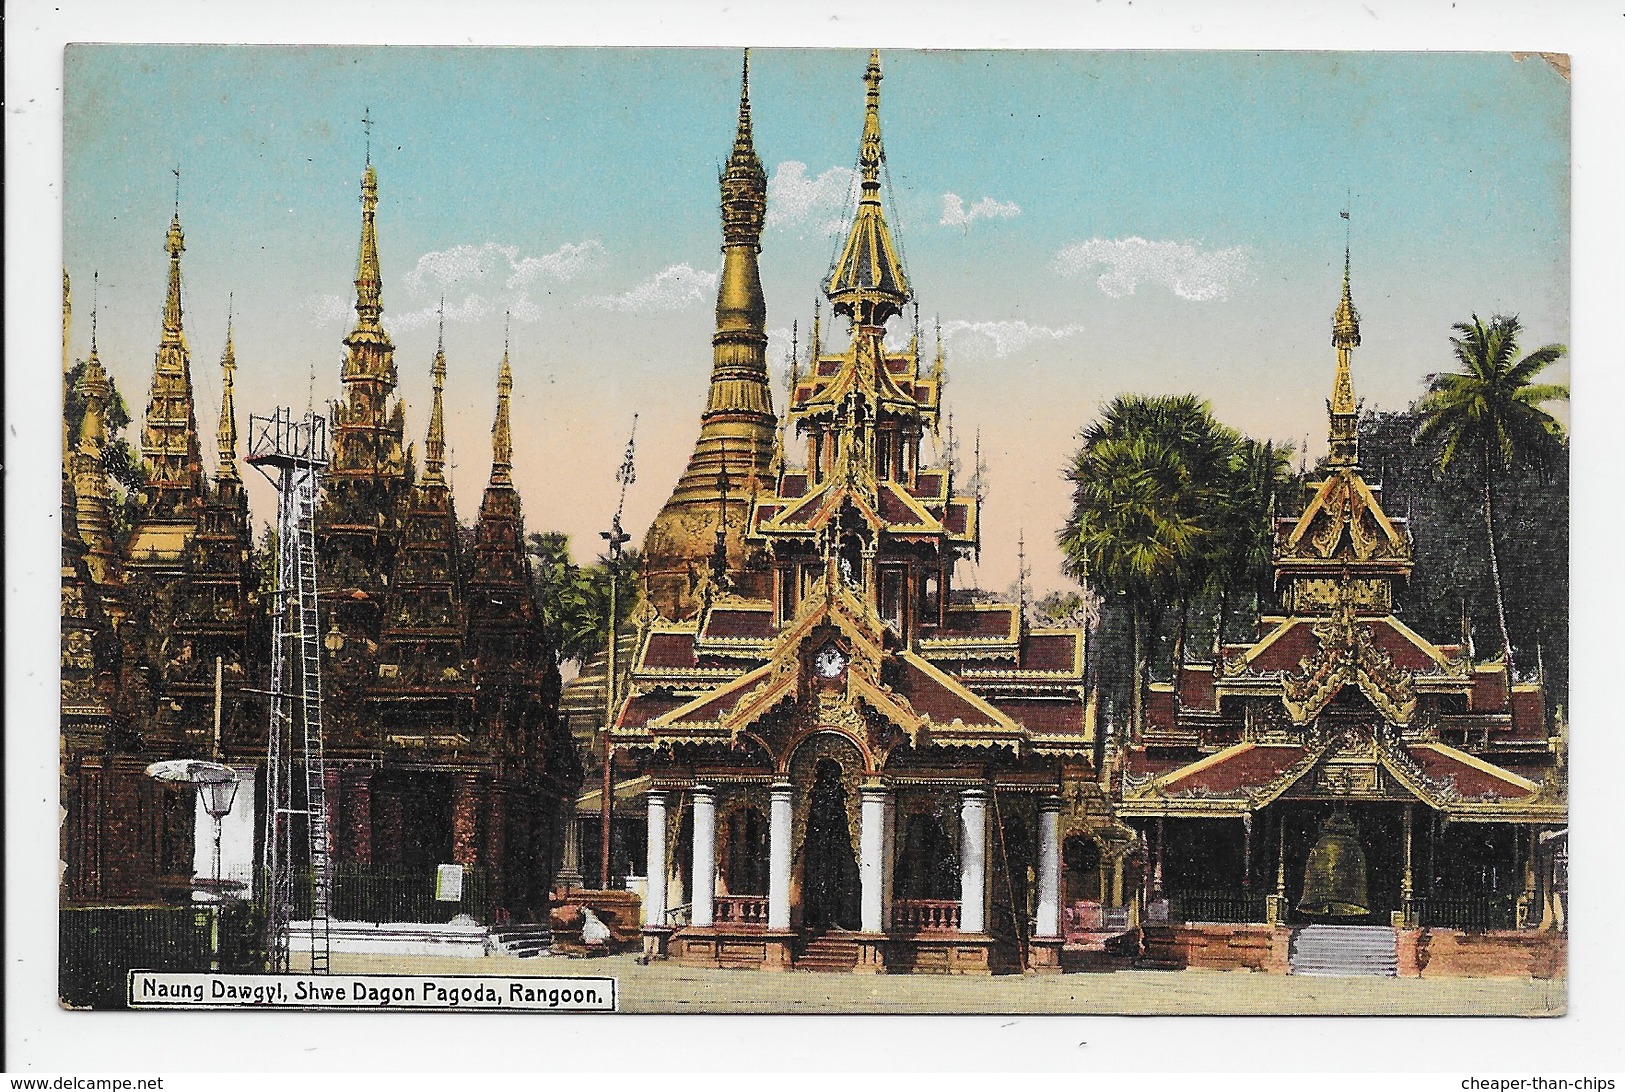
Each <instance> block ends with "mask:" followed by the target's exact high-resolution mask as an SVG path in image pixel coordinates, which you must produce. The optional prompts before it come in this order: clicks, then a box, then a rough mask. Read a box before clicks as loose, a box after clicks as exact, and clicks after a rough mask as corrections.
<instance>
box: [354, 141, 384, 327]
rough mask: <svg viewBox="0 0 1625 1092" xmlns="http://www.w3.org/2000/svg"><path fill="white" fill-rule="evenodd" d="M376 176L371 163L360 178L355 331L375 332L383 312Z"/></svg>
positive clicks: (376, 173)
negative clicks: (359, 242)
mask: <svg viewBox="0 0 1625 1092" xmlns="http://www.w3.org/2000/svg"><path fill="white" fill-rule="evenodd" d="M377 214H378V172H377V170H376V169H374V168H373V165H372V163H371V162H370V156H369V162H368V163H367V169H366V170H365V171H364V172H363V173H362V175H361V252H360V254H359V255H358V257H357V258H356V271H355V313H356V329H357V330H358V331H359V330H369V331H370V330H376V329H378V317H379V315H380V314H382V312H383V310H384V302H383V279H384V278H383V273H382V272H381V271H380V270H379V266H378V230H377V226H376V224H375V219H376V217H377Z"/></svg>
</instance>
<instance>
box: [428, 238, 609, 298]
mask: <svg viewBox="0 0 1625 1092" xmlns="http://www.w3.org/2000/svg"><path fill="white" fill-rule="evenodd" d="M604 257H605V251H604V246H603V244H602V243H600V242H599V241H598V240H597V239H588V240H587V241H586V242H584V243H565V244H564V245H563V246H561V247H559V248H558V249H557V250H555V251H553V253H551V254H544V255H542V256H541V257H539V258H533V257H529V256H526V257H523V258H521V257H520V256H519V248H518V247H516V246H505V245H502V244H500V243H482V244H481V245H479V246H469V245H467V244H463V245H461V246H454V247H451V248H449V249H447V250H431V251H430V252H429V253H427V254H425V255H423V257H421V258H419V259H418V260H417V264H416V265H415V266H413V267H412V270H411V271H410V272H409V273H407V274H406V286H407V287H408V288H409V289H411V290H412V291H413V292H431V293H433V292H436V291H440V290H444V289H447V288H452V287H455V286H460V285H464V284H467V283H469V282H471V281H472V282H478V283H481V284H485V283H490V282H493V281H494V280H495V279H496V278H498V277H502V278H504V280H503V287H504V288H507V289H510V290H511V289H515V288H522V287H524V286H525V285H528V284H530V283H531V282H533V281H535V280H536V279H537V278H539V277H547V278H548V279H550V280H555V281H559V282H561V283H562V282H564V281H569V280H573V279H575V278H576V277H577V276H579V275H580V274H582V273H584V272H586V271H587V270H588V269H590V268H592V267H593V266H595V265H597V264H598V263H599V262H601V261H602V260H603V259H604Z"/></svg>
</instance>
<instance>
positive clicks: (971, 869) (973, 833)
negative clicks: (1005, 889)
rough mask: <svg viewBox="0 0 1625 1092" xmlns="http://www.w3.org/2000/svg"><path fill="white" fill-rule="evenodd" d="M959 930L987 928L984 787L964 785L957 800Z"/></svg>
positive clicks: (973, 930)
mask: <svg viewBox="0 0 1625 1092" xmlns="http://www.w3.org/2000/svg"><path fill="white" fill-rule="evenodd" d="M959 823H960V839H959V931H960V932H961V933H985V932H986V931H987V790H986V789H966V790H965V791H964V792H962V793H960V803H959Z"/></svg>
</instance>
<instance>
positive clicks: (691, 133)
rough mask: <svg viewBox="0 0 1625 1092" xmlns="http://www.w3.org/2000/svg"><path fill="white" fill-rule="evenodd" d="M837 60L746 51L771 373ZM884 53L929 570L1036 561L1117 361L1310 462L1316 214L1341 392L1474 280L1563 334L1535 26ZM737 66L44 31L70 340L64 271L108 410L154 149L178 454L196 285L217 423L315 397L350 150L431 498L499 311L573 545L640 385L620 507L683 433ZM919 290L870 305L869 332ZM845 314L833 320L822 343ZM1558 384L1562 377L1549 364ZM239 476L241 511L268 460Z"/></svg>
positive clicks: (1545, 103) (339, 353) (847, 90)
mask: <svg viewBox="0 0 1625 1092" xmlns="http://www.w3.org/2000/svg"><path fill="white" fill-rule="evenodd" d="M865 62H866V53H865V52H864V51H862V50H856V49H828V50H805V49H780V48H774V49H758V50H755V51H753V53H752V60H751V102H752V108H753V116H754V121H755V140H756V147H757V150H758V152H759V154H760V155H761V157H762V160H763V163H764V165H765V167H766V170H767V172H768V175H769V179H770V181H769V190H768V209H769V212H768V227H767V230H766V232H765V234H764V237H763V243H762V256H761V265H762V277H763V284H764V288H765V291H766V296H767V307H768V326H769V328H770V337H771V340H770V350H769V353H770V367H771V369H772V372H773V378H774V394H775V403H776V405H781V406H782V402H783V392H784V378H785V374H786V372H787V368H788V364H787V354H788V352H789V349H790V331H791V326H792V323H793V322H794V323H798V324H799V326H800V329H801V330H802V342H801V344H802V347H803V351H804V350H805V345H806V334H805V331H806V330H807V327H808V326H809V325H810V323H811V320H812V314H813V306H814V301H815V299H816V298H817V296H818V286H819V284H820V281H821V279H822V278H823V276H824V275H825V273H826V270H827V268H828V265H829V262H830V259H831V257H832V255H833V251H834V248H835V246H836V244H837V242H838V239H839V237H840V235H841V233H842V220H843V217H844V216H845V215H846V214H847V212H848V210H849V208H850V201H851V178H852V175H851V170H852V166H853V163H854V161H855V159H856V156H857V149H858V137H859V133H860V130H861V125H862V110H863V84H862V74H863V70H864V66H865ZM882 63H883V66H884V70H885V79H884V81H883V83H882V88H881V91H882V107H881V110H882V128H883V133H884V139H885V147H886V154H887V164H888V168H889V174H890V188H889V193H888V206H887V214H888V219H889V221H890V224H891V226H892V228H893V231H894V232H895V233H896V234H897V235H898V236H899V237H900V239H901V243H902V248H903V253H904V258H905V262H906V264H907V267H908V271H909V274H910V278H911V280H912V282H913V285H914V287H915V289H916V291H917V293H918V302H919V306H920V311H921V318H922V325H923V326H924V328H925V331H926V334H925V336H926V338H927V339H928V340H929V339H930V338H931V337H932V333H931V331H932V328H933V327H934V325H935V324H937V323H939V322H940V324H941V328H942V331H943V336H944V340H945V343H946V348H947V359H948V375H949V382H948V386H947V388H946V392H945V403H946V407H947V409H948V410H949V411H950V412H951V413H952V414H953V421H954V429H955V434H956V436H957V437H958V439H959V440H960V442H961V444H962V447H963V449H964V450H965V452H966V453H967V456H968V450H969V448H970V446H971V445H972V444H973V443H974V441H975V437H976V436H977V434H978V433H979V434H980V438H981V447H982V452H983V457H984V459H985V460H986V462H987V464H988V468H989V469H988V473H987V476H986V481H987V500H986V503H985V506H984V527H983V551H982V557H981V562H980V564H979V566H975V567H967V568H966V569H965V570H964V571H963V572H962V573H961V581H962V582H963V581H970V582H974V583H978V584H980V585H981V586H984V587H988V588H994V589H1003V588H1005V587H1007V586H1008V585H1009V584H1011V583H1012V582H1013V581H1014V580H1015V577H1016V568H1017V560H1016V554H1017V542H1018V540H1024V541H1025V549H1026V553H1027V556H1028V564H1029V566H1030V567H1031V580H1032V583H1033V585H1034V586H1036V587H1037V588H1038V589H1040V590H1048V589H1053V588H1061V587H1065V586H1067V584H1066V580H1065V578H1064V577H1063V576H1062V575H1061V574H1060V571H1059V564H1060V554H1059V552H1058V550H1057V549H1056V548H1055V545H1054V541H1055V534H1056V531H1057V530H1058V528H1059V527H1060V526H1061V524H1062V522H1063V521H1064V520H1065V518H1066V516H1067V513H1068V510H1069V507H1070V501H1069V493H1068V488H1067V483H1066V482H1065V480H1064V478H1063V471H1064V468H1065V466H1066V465H1067V463H1068V461H1069V456H1070V454H1071V452H1072V451H1074V450H1075V449H1076V447H1077V443H1078V433H1079V431H1080V430H1081V429H1082V428H1084V427H1085V426H1086V425H1087V424H1088V423H1089V422H1090V421H1091V420H1093V419H1094V417H1095V416H1096V415H1097V413H1098V411H1099V409H1100V408H1101V406H1102V405H1103V404H1104V403H1105V402H1107V401H1109V400H1110V399H1111V398H1112V397H1114V396H1116V395H1118V394H1122V393H1129V392H1137V393H1174V392H1184V391H1194V392H1196V393H1197V394H1199V395H1201V396H1202V397H1204V398H1206V399H1208V400H1209V401H1210V403H1211V405H1212V407H1213V410H1214V412H1215V414H1216V415H1217V416H1218V418H1219V419H1220V420H1222V421H1224V422H1225V423H1227V424H1230V425H1232V426H1234V427H1236V428H1238V429H1240V430H1242V431H1243V432H1245V433H1247V434H1249V435H1253V436H1256V437H1259V438H1261V439H1262V438H1270V439H1274V440H1276V441H1278V442H1290V443H1292V444H1294V445H1296V446H1297V447H1299V448H1300V449H1303V448H1304V447H1305V441H1306V440H1307V456H1308V457H1309V459H1311V460H1313V458H1315V457H1316V456H1317V455H1319V454H1320V453H1322V452H1323V451H1324V448H1325V431H1326V426H1325V398H1326V396H1327V394H1328V393H1329V391H1330V386H1331V377H1332V367H1333V364H1334V354H1333V351H1332V349H1331V347H1330V324H1331V314H1332V309H1333V308H1334V306H1335V305H1336V303H1337V298H1338V293H1339V289H1340V283H1341V275H1342V268H1341V266H1342V259H1343V249H1344V245H1345V242H1347V244H1348V245H1349V247H1350V248H1351V252H1352V266H1353V289H1354V299H1355V303H1356V305H1357V307H1358V308H1359V310H1360V313H1361V316H1362V320H1363V321H1362V334H1363V345H1362V347H1361V349H1360V350H1359V351H1358V352H1357V353H1356V356H1355V373H1354V380H1355V387H1356V391H1357V393H1358V394H1359V395H1360V396H1361V397H1362V398H1363V399H1364V400H1365V403H1366V405H1367V406H1372V407H1379V408H1384V409H1398V408H1402V407H1404V406H1405V405H1407V404H1408V403H1410V402H1411V401H1412V400H1414V399H1415V398H1416V397H1417V396H1418V395H1419V394H1420V393H1421V392H1422V390H1423V387H1424V385H1425V383H1426V378H1427V376H1428V375H1429V373H1432V372H1437V371H1441V370H1446V369H1449V368H1450V367H1451V366H1452V359H1451V355H1450V344H1449V341H1448V338H1449V336H1450V333H1451V329H1450V327H1451V325H1452V324H1453V323H1455V322H1459V321H1463V320H1465V319H1467V318H1468V317H1469V316H1470V315H1472V314H1475V313H1476V314H1479V315H1481V316H1485V317H1488V316H1489V315H1491V314H1497V313H1516V314H1518V315H1519V316H1521V318H1522V320H1523V322H1524V326H1525V330H1526V334H1525V342H1524V345H1525V347H1526V348H1534V347H1536V346H1538V345H1542V344H1546V343H1548V342H1560V343H1566V342H1567V341H1568V340H1569V331H1568V312H1569V301H1568V284H1569V268H1568V261H1569V258H1568V255H1569V207H1568V193H1569V188H1568V187H1569V87H1568V81H1567V79H1566V78H1565V76H1564V75H1562V74H1561V73H1559V72H1558V71H1557V70H1556V69H1555V68H1554V67H1553V66H1552V65H1551V64H1549V63H1548V62H1546V61H1545V60H1542V59H1541V58H1539V57H1535V56H1526V57H1524V58H1523V59H1517V58H1516V57H1515V56H1512V55H1507V54H1504V53H1454V54H1452V53H1430V54H1424V53H1359V54H1357V53H1335V52H1322V53H1308V52H1301V53H1291V52H1266V53H1258V52H1177V51H1164V52H1147V51H1141V52H1136V51H1117V52H1093V53H1091V52H1065V51H1051V52H1039V51H1027V52H1023V51H952V50H938V51H908V50H895V51H893V50H888V51H885V52H883V55H882ZM739 67H740V53H739V51H738V50H732V49H627V48H598V49H546V48H496V47H488V48H462V49H457V48H409V47H389V48H384V47H332V48H317V47H197V46H190V47H161V46H135V45H80V46H72V47H70V48H69V50H68V52H67V56H66V60H65V84H64V88H65V114H66V124H65V132H64V143H65V148H64V169H65V182H66V185H65V190H64V195H65V209H64V222H63V229H64V256H65V264H66V267H67V269H68V271H69V273H70V275H71V276H72V278H73V287H74V305H75V310H74V323H73V327H72V347H71V352H72V354H73V356H74V357H76V358H79V357H83V356H84V355H86V354H87V353H88V351H89V342H90V322H89V316H90V312H91V309H92V303H93V296H94V306H95V308H96V310H97V313H98V320H97V330H98V343H99V352H100V356H101V359H102V361H103V363H104V364H105V365H106V366H107V367H108V369H109V370H110V371H111V372H112V373H113V375H114V377H115V378H116V380H117V382H118V385H119V387H120V389H121V391H122V392H123V393H124V395H125V398H126V401H127V402H128V403H129V406H130V409H131V411H132V414H134V415H136V416H137V417H139V414H140V412H141V409H142V407H143V406H144V404H145V401H146V391H147V387H148V383H149V378H150V369H151V365H152V359H153V354H154V350H155V347H156V345H157V341H158V336H159V331H160V326H161V309H162V305H163V298H164V290H165V278H166V275H167V260H166V258H165V254H164V237H165V233H166V230H167V226H168V222H169V217H170V215H171V213H172V211H173V210H174V208H175V207H176V177H175V174H174V173H173V169H174V168H176V167H177V166H178V168H179V170H180V179H179V210H180V217H181V221H182V225H183V228H184V230H185V234H186V245H187V251H186V254H185V257H184V261H183V276H184V284H185V288H184V300H183V302H184V306H185V313H186V331H187V336H188V340H189V343H190V346H191V350H192V372H193V385H194V390H195V393H196V397H197V401H198V407H199V424H200V427H201V429H202V431H203V446H204V450H205V452H206V453H207V454H208V457H209V459H210V461H211V465H212V457H213V450H214V442H213V433H214V425H215V419H216V416H217V408H218V405H219V396H220V371H219V367H218V361H219V358H220V353H221V350H222V347H223V345H224V340H225V329H226V322H227V316H228V313H230V314H231V315H232V316H233V320H232V321H233V325H234V344H235V349H236V356H237V362H238V369H239V370H238V378H237V406H238V413H239V418H240V420H239V431H240V432H242V433H244V434H246V417H247V415H248V414H249V413H250V412H255V413H260V412H266V411H267V410H269V409H270V408H272V407H273V406H275V405H278V404H288V405H293V406H295V407H296V408H300V409H303V408H304V407H306V406H307V405H316V406H318V407H319V406H321V405H322V404H324V403H325V402H326V401H327V400H328V399H331V398H334V397H337V396H338V393H339V388H340V384H339V366H340V362H341V360H342V357H343V352H344V350H343V346H342V344H341V339H342V338H343V336H344V334H345V333H346V331H347V330H348V329H349V327H350V325H351V324H352V323H353V320H354V313H353V311H352V309H351V307H352V304H353V300H354V288H353V285H352V280H353V277H354V270H355V259H356V247H357V240H358V236H359V222H360V213H359V206H358V194H359V181H360V175H361V171H362V166H363V163H364V161H365V158H366V156H367V155H368V154H369V150H370V154H371V157H372V161H373V163H374V164H375V166H376V167H377V169H378V175H379V190H380V202H379V210H378V240H379V250H380V254H381V261H382V265H383V270H384V291H383V300H384V325H385V327H386V328H387V329H388V330H389V331H390V333H391V335H392V336H393V338H394V341H395V343H396V357H395V359H396V364H397V367H398V369H399V371H400V375H401V386H400V394H401V396H402V398H403V400H404V402H405V404H406V411H407V430H408V435H409V438H412V439H414V440H416V441H417V443H418V445H419V447H420V448H421V445H422V436H423V432H424V428H425V426H426V423H427V413H428V399H429V368H430V361H431V359H432V356H433V352H434V346H435V339H436V336H437V333H436V321H437V320H436V311H437V309H438V307H439V301H440V299H441V298H442V296H444V299H445V316H446V326H445V344H446V355H447V358H448V362H449V378H448V382H447V391H446V410H447V427H448V436H449V440H450V445H451V450H452V460H453V464H454V465H453V467H452V480H453V487H454V490H455V493H456V496H457V499H458V503H459V512H460V514H461V515H462V517H463V518H464V519H465V520H471V519H472V518H473V516H474V514H475V511H476V509H477V506H478V503H479V491H480V490H481V489H482V488H483V485H484V482H485V479H486V476H487V474H488V471H489V465H490V443H489V430H490V425H491V416H492V411H493V408H494V404H495V380H496V371H497V366H498V361H499V360H500V357H501V354H502V351H503V343H504V337H505V336H506V337H507V339H508V342H509V351H510V354H511V360H512V364H513V369H514V375H515V384H514V398H515V402H514V416H515V469H514V473H515V478H516V480H517V482H518V484H519V487H520V489H521V491H522V493H523V497H524V503H525V513H526V520H527V525H528V527H529V529H531V530H543V529H557V530H563V531H566V532H568V533H569V534H570V535H571V538H572V541H573V542H574V544H575V548H576V552H577V555H578V557H579V558H581V559H583V560H584V559H586V558H588V557H590V556H591V553H592V551H593V550H594V548H595V547H596V545H597V543H598V541H599V540H598V535H597V532H598V531H599V530H601V529H602V528H604V527H606V526H607V525H608V522H609V519H610V517H611V515H612V514H613V512H614V510H615V506H616V503H617V498H618V490H619V486H618V484H617V483H616V481H615V477H614V473H615V469H616V466H617V465H618V463H619V461H620V458H621V453H622V448H623V447H624V444H625V442H626V438H627V436H628V434H629V432H630V430H631V429H632V427H633V417H634V414H636V415H637V479H636V481H635V483H634V484H633V485H632V486H631V488H630V490H629V491H628V494H627V499H626V517H625V524H626V526H627V528H628V530H630V531H632V532H633V534H634V535H635V536H639V535H641V532H642V530H643V529H644V528H645V527H646V526H647V524H648V522H649V520H650V519H652V517H653V516H654V514H655V512H656V511H658V509H659V507H660V505H661V504H662V503H663V502H664V500H665V498H666V496H667V495H668V493H669V492H670V489H671V487H672V485H673V484H674V483H675V481H676V479H677V476H678V474H679V473H680V472H681V470H682V468H683V465H684V463H685V461H686V459H687V455H688V452H689V450H690V448H691V446H692V443H693V438H694V435H695V433H696V431H697V427H698V414H699V411H700V410H701V408H702V407H703V404H704V398H705V387H706V382H707V378H708V374H709V367H710V359H711V347H710V333H711V330H712V326H713V308H714V304H715V285H716V275H717V270H718V268H719V266H720V256H719V252H718V247H719V245H720V225H719V214H718V211H717V198H718V193H717V171H718V169H719V166H720V164H721V163H722V161H723V160H724V159H725V158H726V157H727V155H728V152H729V149H730V146H731V142H732V136H733V130H734V126H735V119H736V113H737V103H738V93H739ZM363 111H366V112H367V113H368V114H369V115H370V118H371V137H370V141H369V139H368V136H367V132H366V130H365V129H364V127H363V124H362V118H363ZM1345 209H1346V210H1348V211H1349V213H1350V216H1349V219H1348V220H1346V221H1345V220H1344V219H1343V218H1342V217H1340V215H1339V212H1340V211H1342V210H1345ZM1345 233H1346V234H1345ZM93 272H94V273H95V274H96V282H97V286H96V288H95V289H94V292H93V290H92V273H93ZM505 315H511V318H508V319H506V320H505ZM826 319H827V315H826ZM505 321H506V326H507V329H506V335H505ZM910 323H911V320H910V319H909V318H907V317H905V318H901V319H897V320H893V329H892V331H891V332H892V335H893V337H894V338H895V339H898V340H901V339H904V338H906V337H907V334H908V332H909V331H908V326H909V325H910ZM843 330H844V321H841V322H838V323H830V322H826V326H825V338H826V344H828V343H831V342H835V341H838V340H840V339H841V338H842V337H843ZM1549 375H1550V378H1551V379H1553V380H1554V381H1556V380H1566V379H1567V363H1566V362H1565V363H1564V364H1562V365H1560V366H1559V367H1558V368H1555V369H1553V370H1552V371H1551V372H1550V373H1549ZM1558 410H1559V412H1560V414H1562V415H1564V416H1565V419H1566V410H1563V409H1562V408H1560V407H1559V408H1558ZM132 438H135V436H134V430H133V429H132ZM251 477H252V475H251ZM251 500H252V503H253V504H254V507H255V516H256V520H257V521H260V520H264V519H267V518H269V516H270V514H271V513H272V511H273V508H272V494H271V491H270V490H269V488H268V487H264V486H262V485H260V484H258V483H257V482H256V483H255V484H254V486H253V490H252V493H251Z"/></svg>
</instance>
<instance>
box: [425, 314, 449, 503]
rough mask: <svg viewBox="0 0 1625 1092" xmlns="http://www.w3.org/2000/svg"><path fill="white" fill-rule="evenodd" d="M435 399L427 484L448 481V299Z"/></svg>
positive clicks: (427, 450) (434, 369) (437, 347)
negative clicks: (446, 392) (446, 397)
mask: <svg viewBox="0 0 1625 1092" xmlns="http://www.w3.org/2000/svg"><path fill="white" fill-rule="evenodd" d="M430 375H432V376H433V378H434V401H433V402H432V403H431V404H430V407H429V435H428V437H427V438H426V439H425V440H424V441H423V484H424V485H445V484H446V410H445V404H444V397H443V395H442V392H443V391H444V390H445V389H446V301H445V300H441V301H440V337H439V340H438V341H437V342H436V344H435V350H434V365H433V367H432V368H431V369H430Z"/></svg>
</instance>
